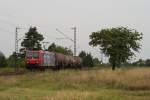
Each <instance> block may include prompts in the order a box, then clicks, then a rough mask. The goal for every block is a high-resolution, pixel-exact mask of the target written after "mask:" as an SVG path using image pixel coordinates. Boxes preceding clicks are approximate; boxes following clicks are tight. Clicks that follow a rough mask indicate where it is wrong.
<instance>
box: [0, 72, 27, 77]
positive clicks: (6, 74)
mask: <svg viewBox="0 0 150 100" xmlns="http://www.w3.org/2000/svg"><path fill="white" fill-rule="evenodd" d="M25 73H26V71H16V72H2V73H0V76H15V75H23V74H25Z"/></svg>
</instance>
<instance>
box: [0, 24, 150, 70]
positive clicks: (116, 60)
mask: <svg viewBox="0 0 150 100" xmlns="http://www.w3.org/2000/svg"><path fill="white" fill-rule="evenodd" d="M89 38H90V42H89V45H90V46H92V47H99V49H100V51H101V52H102V53H103V54H104V55H105V56H106V57H108V61H109V63H107V64H104V63H103V62H102V61H100V60H99V59H98V58H94V57H93V56H92V55H91V53H87V52H86V51H81V52H80V53H79V55H78V56H79V57H81V58H82V64H83V66H84V67H94V66H101V65H102V66H103V65H106V66H112V70H115V68H120V67H121V66H150V59H147V60H142V59H139V61H136V62H133V63H128V62H130V60H131V58H132V56H135V52H139V49H141V43H140V41H141V40H142V38H143V34H142V33H139V32H138V31H136V30H135V29H130V28H128V27H115V28H106V29H101V30H100V31H96V32H92V33H91V34H90V35H89ZM43 40H44V36H43V35H42V34H40V33H39V32H38V31H37V28H36V27H30V28H29V30H28V32H27V33H25V38H24V39H23V41H22V42H21V48H20V53H18V54H16V53H15V52H13V53H12V55H10V56H9V58H7V59H6V58H5V57H2V59H1V58H0V67H5V66H9V67H13V66H14V62H15V59H17V66H20V67H24V66H25V62H24V60H25V50H47V51H50V52H58V53H63V54H65V55H71V56H73V52H72V50H70V49H69V48H67V47H63V46H60V45H56V44H55V43H52V44H50V45H49V46H48V48H42V44H41V42H42V41H43Z"/></svg>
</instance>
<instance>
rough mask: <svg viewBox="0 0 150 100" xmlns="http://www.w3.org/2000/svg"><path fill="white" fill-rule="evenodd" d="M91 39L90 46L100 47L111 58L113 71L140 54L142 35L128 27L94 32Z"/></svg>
mask: <svg viewBox="0 0 150 100" xmlns="http://www.w3.org/2000/svg"><path fill="white" fill-rule="evenodd" d="M89 37H90V42H89V44H90V45H91V46H93V47H95V46H99V47H100V49H101V51H102V52H103V53H104V54H105V55H106V56H108V57H109V62H110V63H111V64H112V70H115V67H116V66H120V65H121V63H124V62H126V61H127V60H130V58H131V57H132V56H133V55H135V53H134V52H139V49H140V46H141V45H140V40H141V39H142V33H139V32H137V31H136V30H133V29H128V28H126V27H117V28H108V29H102V30H101V31H98V32H93V33H92V34H91V35H90V36H89Z"/></svg>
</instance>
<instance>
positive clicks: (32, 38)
mask: <svg viewBox="0 0 150 100" xmlns="http://www.w3.org/2000/svg"><path fill="white" fill-rule="evenodd" d="M43 40H44V37H43V35H41V34H40V33H38V31H37V28H36V27H30V29H29V31H28V32H27V33H25V39H24V40H23V42H22V43H21V46H22V47H24V49H28V50H40V49H42V47H41V43H40V42H41V41H43Z"/></svg>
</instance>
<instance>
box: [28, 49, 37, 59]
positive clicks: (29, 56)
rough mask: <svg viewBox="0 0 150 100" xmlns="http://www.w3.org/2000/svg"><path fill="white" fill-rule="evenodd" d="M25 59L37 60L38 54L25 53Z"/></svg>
mask: <svg viewBox="0 0 150 100" xmlns="http://www.w3.org/2000/svg"><path fill="white" fill-rule="evenodd" d="M26 57H27V58H28V59H32V58H34V59H37V58H38V57H39V56H38V52H37V51H27V52H26Z"/></svg>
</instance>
